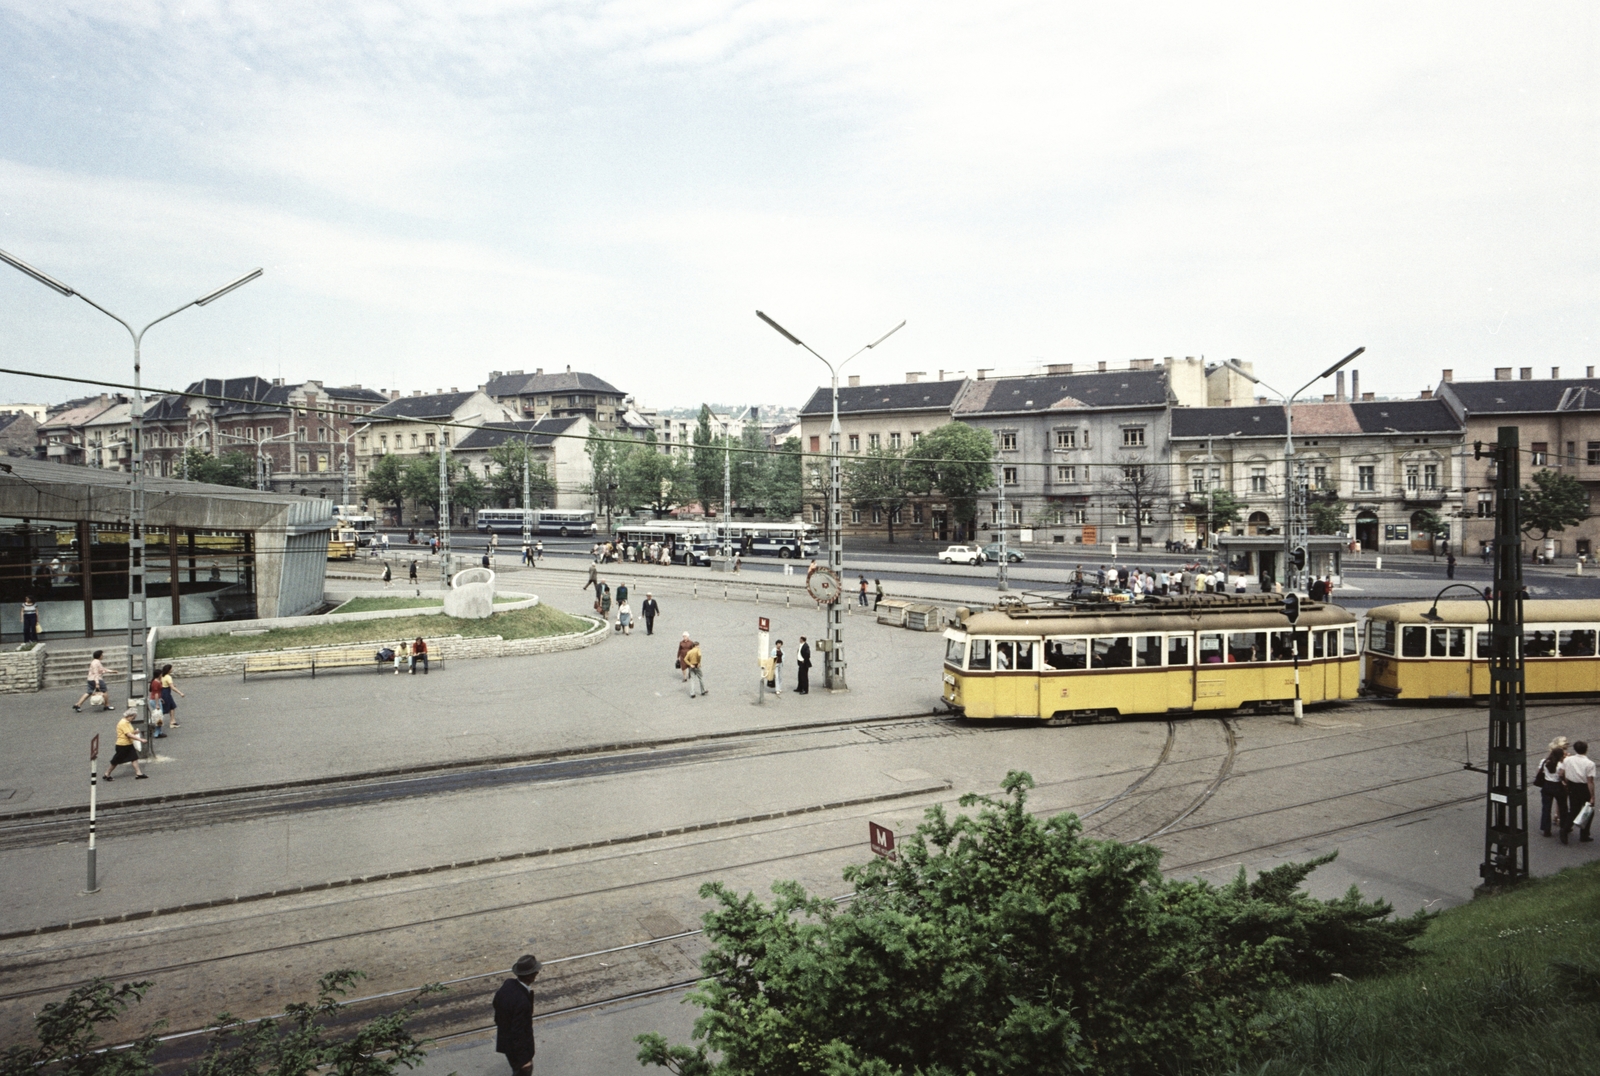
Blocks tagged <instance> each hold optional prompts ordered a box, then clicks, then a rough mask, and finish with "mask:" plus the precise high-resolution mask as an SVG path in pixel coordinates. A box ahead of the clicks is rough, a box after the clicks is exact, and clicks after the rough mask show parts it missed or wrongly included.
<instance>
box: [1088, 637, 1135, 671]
mask: <svg viewBox="0 0 1600 1076" xmlns="http://www.w3.org/2000/svg"><path fill="white" fill-rule="evenodd" d="M1092 645H1093V647H1094V667H1095V668H1097V669H1131V668H1133V643H1132V641H1131V640H1130V639H1129V638H1128V636H1126V635H1108V636H1102V637H1101V638H1098V639H1095V640H1093V643H1092Z"/></svg>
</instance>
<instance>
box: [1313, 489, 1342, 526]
mask: <svg viewBox="0 0 1600 1076" xmlns="http://www.w3.org/2000/svg"><path fill="white" fill-rule="evenodd" d="M1311 497H1312V500H1311V520H1310V523H1311V533H1312V534H1344V533H1346V527H1345V524H1344V510H1345V504H1344V502H1343V501H1341V500H1339V493H1338V491H1337V490H1329V491H1327V492H1326V493H1325V494H1321V495H1319V494H1318V493H1316V492H1313V493H1312V494H1311ZM1324 497H1325V498H1326V499H1323V498H1324Z"/></svg>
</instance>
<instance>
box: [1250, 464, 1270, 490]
mask: <svg viewBox="0 0 1600 1076" xmlns="http://www.w3.org/2000/svg"><path fill="white" fill-rule="evenodd" d="M1250 492H1251V493H1265V492H1267V469H1266V468H1265V467H1252V468H1250Z"/></svg>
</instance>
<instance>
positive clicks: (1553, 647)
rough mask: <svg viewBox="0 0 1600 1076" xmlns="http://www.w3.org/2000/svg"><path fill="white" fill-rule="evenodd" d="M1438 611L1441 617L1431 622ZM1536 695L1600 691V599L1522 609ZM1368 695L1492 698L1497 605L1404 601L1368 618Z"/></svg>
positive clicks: (1533, 603)
mask: <svg viewBox="0 0 1600 1076" xmlns="http://www.w3.org/2000/svg"><path fill="white" fill-rule="evenodd" d="M1429 613H1433V615H1434V616H1435V617H1437V619H1430V618H1429V616H1428V614H1429ZM1522 620H1523V625H1522V656H1523V662H1524V666H1525V672H1526V677H1527V678H1526V681H1525V683H1526V685H1527V692H1528V694H1529V695H1592V694H1596V693H1600V653H1596V643H1597V640H1600V601H1593V600H1575V601H1527V602H1523V604H1522ZM1366 665H1367V668H1366V678H1367V690H1369V691H1371V692H1373V693H1374V694H1377V695H1387V696H1389V697H1390V698H1399V699H1461V698H1487V697H1488V695H1489V606H1488V603H1486V602H1481V601H1476V602H1474V601H1445V602H1439V603H1438V606H1437V609H1436V610H1435V609H1434V607H1433V605H1432V603H1430V602H1401V603H1399V604H1396V605H1384V606H1379V607H1378V608H1376V609H1373V610H1371V611H1370V612H1368V613H1367V646H1366Z"/></svg>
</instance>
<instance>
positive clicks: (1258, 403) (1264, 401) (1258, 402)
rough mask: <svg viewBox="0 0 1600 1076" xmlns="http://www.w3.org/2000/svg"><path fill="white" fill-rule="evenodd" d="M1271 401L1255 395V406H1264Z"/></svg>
mask: <svg viewBox="0 0 1600 1076" xmlns="http://www.w3.org/2000/svg"><path fill="white" fill-rule="evenodd" d="M1271 402H1272V401H1270V400H1268V399H1267V398H1266V397H1265V396H1257V397H1256V406H1257V407H1265V406H1267V404H1269V403H1271Z"/></svg>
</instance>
